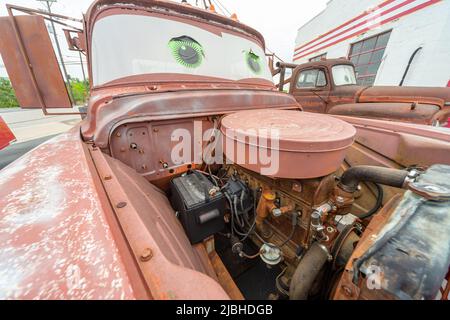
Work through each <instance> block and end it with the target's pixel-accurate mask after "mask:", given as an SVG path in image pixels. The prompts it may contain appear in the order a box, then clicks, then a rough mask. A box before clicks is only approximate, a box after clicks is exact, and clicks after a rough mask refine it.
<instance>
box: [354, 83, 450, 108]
mask: <svg viewBox="0 0 450 320" xmlns="http://www.w3.org/2000/svg"><path fill="white" fill-rule="evenodd" d="M358 102H422V103H430V104H437V105H440V106H441V107H442V106H443V105H445V104H446V103H447V105H448V104H449V103H450V88H435V87H395V86H374V87H368V88H366V89H364V90H362V91H361V92H360V95H359V98H358Z"/></svg>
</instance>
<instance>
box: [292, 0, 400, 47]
mask: <svg viewBox="0 0 450 320" xmlns="http://www.w3.org/2000/svg"><path fill="white" fill-rule="evenodd" d="M394 1H395V0H387V1H385V2H383V3H381V4H380V5H379V7H378V8H377V9H381V8H383V7H385V6H387V5H388V4H390V3H392V2H394ZM372 12H373V11H372V10H371V11H369V10H368V11H364V12H363V13H361V14H360V15H359V16H357V17H355V18H353V19H351V20H349V21H347V22H346V23H344V24H341V25H340V26H339V27H336V28H334V29H333V30H330V31H328V32H327V33H324V34H322V35H320V36H318V37H317V38H315V39H313V40H311V41H309V42H307V43H305V44H303V45H301V46H299V47H297V48H295V50H294V53H295V52H296V51H298V50H300V49H302V48H304V47H306V46H307V45H309V44H311V43H313V42H315V41H317V40H320V39H322V38H323V37H326V36H327V35H329V34H331V33H333V32H335V31H337V30H339V29H342V28H344V27H346V26H348V25H349V24H351V23H352V22H355V21H357V20H359V19H361V18H363V17H365V16H367V15H369V14H371V13H372Z"/></svg>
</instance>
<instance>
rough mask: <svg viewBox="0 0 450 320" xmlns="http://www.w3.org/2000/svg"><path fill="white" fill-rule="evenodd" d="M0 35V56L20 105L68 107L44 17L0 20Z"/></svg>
mask: <svg viewBox="0 0 450 320" xmlns="http://www.w3.org/2000/svg"><path fill="white" fill-rule="evenodd" d="M16 31H17V32H16ZM0 33H1V35H2V36H1V37H0V53H1V55H2V58H3V61H4V63H5V66H6V69H7V71H8V75H9V77H10V79H11V84H12V86H13V88H14V90H15V92H16V96H17V100H18V101H19V104H20V106H21V107H22V108H44V107H45V108H72V103H71V102H70V99H69V95H68V93H67V88H66V85H65V82H64V80H63V77H62V74H61V70H60V68H59V65H58V60H57V59H56V56H55V52H54V50H53V46H52V43H51V40H50V37H49V34H48V31H47V28H46V26H45V23H44V18H43V17H42V16H38V15H29V16H14V17H1V18H0ZM22 49H23V50H22Z"/></svg>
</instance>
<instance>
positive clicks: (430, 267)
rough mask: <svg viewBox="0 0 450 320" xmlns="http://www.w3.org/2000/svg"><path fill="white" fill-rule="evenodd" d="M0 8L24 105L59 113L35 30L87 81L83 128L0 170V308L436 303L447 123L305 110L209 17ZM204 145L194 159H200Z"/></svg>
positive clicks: (442, 259) (447, 247)
mask: <svg viewBox="0 0 450 320" xmlns="http://www.w3.org/2000/svg"><path fill="white" fill-rule="evenodd" d="M7 9H8V13H9V15H8V16H6V17H1V18H0V29H1V35H2V36H1V38H0V50H1V51H0V52H1V54H2V56H3V59H4V61H5V65H6V67H7V68H8V72H9V74H10V78H11V81H12V83H13V86H14V88H15V90H16V93H17V96H18V99H19V102H20V103H21V105H22V107H38V108H42V109H43V111H44V112H45V113H46V114H55V113H63V111H64V110H62V109H56V110H55V108H59V107H71V103H70V98H69V97H68V94H67V90H66V88H65V85H64V81H63V78H62V75H61V72H60V71H59V68H57V59H56V56H55V53H54V52H53V48H52V45H51V41H50V37H49V35H48V33H47V30H46V28H45V21H46V20H50V21H53V22H55V23H60V24H61V23H65V24H67V25H66V26H65V28H66V29H67V30H66V36H67V40H68V43H69V45H70V46H72V49H74V50H79V51H80V52H82V53H83V54H85V55H86V58H87V60H88V70H89V77H90V86H91V88H90V98H89V102H88V107H87V114H86V117H85V118H84V119H83V120H82V121H81V122H80V124H79V125H77V126H76V127H75V128H73V129H72V130H70V131H69V132H67V133H64V134H61V135H59V136H57V137H55V138H53V139H51V140H49V141H48V142H46V143H44V144H42V145H40V146H39V147H37V148H35V149H34V150H32V151H30V152H29V153H27V154H26V155H24V156H23V157H21V158H20V159H18V160H16V161H15V162H13V163H12V164H10V165H9V166H7V167H6V168H5V169H3V170H2V171H0V298H2V299H244V298H246V299H291V300H306V299H344V300H357V299H418V300H420V299H447V298H448V291H449V286H450V285H449V284H448V270H449V263H450V134H449V133H448V132H446V131H445V130H442V129H441V128H435V127H432V126H422V125H417V124H412V123H402V122H393V121H383V120H379V119H366V118H361V117H353V116H349V115H345V116H342V115H333V116H330V115H324V114H317V113H308V112H304V111H302V108H304V109H307V108H305V107H303V106H301V105H300V104H298V103H297V101H296V100H295V99H294V97H293V96H292V95H289V94H286V93H283V92H279V91H278V90H277V88H276V86H275V85H274V83H273V80H272V75H271V72H270V69H269V67H268V64H267V62H266V57H265V44H264V39H263V37H262V36H261V35H260V34H259V33H258V32H257V31H255V30H253V29H252V28H250V27H248V26H246V25H244V24H242V23H240V22H239V21H237V20H236V19H231V18H228V17H225V16H223V15H220V14H217V13H215V12H212V11H211V10H204V9H200V8H197V7H194V6H190V5H187V4H180V3H175V2H170V1H157V0H127V1H115V0H97V1H95V2H94V3H93V4H92V5H91V7H90V8H89V10H88V11H87V13H86V14H85V15H84V19H83V20H82V21H76V20H73V19H72V20H70V19H68V18H67V17H63V16H60V15H56V14H53V15H49V14H44V13H42V12H39V11H36V10H31V9H24V8H21V7H17V6H11V5H8V6H7ZM17 11H21V12H25V13H26V14H25V15H17V14H16V13H17ZM63 19H65V20H63ZM62 21H66V22H62ZM67 21H69V22H77V23H79V24H81V27H78V28H75V27H71V26H69V23H68V22H67ZM272 131H273V132H276V133H277V134H276V135H275V138H273V139H271V140H270V141H269V142H268V140H266V139H265V138H267V137H268V135H267V134H268V132H272ZM245 134H247V135H245ZM219 137H222V138H221V139H222V140H224V145H225V148H224V151H223V152H219V151H218V150H219V149H215V152H214V153H211V154H210V155H211V156H214V157H215V158H217V159H218V161H214V162H212V163H210V162H209V161H206V160H204V157H202V152H201V151H200V152H198V150H204V149H207V148H208V147H209V146H211V144H213V143H215V142H218V141H219ZM182 142H188V143H187V148H186V149H183V151H182V152H180V150H179V149H177V148H179V146H180V143H182ZM189 146H191V147H192V148H190V147H189ZM174 150H176V152H174ZM233 150H241V151H242V150H243V155H244V157H239V152H238V151H236V152H234V151H233ZM265 152H267V154H266V156H270V157H269V160H270V159H272V160H273V161H274V162H273V163H276V166H274V168H272V167H270V168H269V167H267V166H268V163H269V162H267V161H265V160H267V159H265V158H264V157H262V156H261V155H262V154H265ZM255 154H256V155H257V156H256V160H255V159H254V158H253V159H252V155H253V156H254V155H255ZM274 154H276V155H278V156H277V157H273V155H274ZM199 155H200V157H199V158H200V160H199V159H198V156H199ZM258 155H259V156H258ZM266 158H267V157H266ZM224 159H225V160H227V161H224V162H223V163H221V162H220V160H224ZM272 169H273V170H272Z"/></svg>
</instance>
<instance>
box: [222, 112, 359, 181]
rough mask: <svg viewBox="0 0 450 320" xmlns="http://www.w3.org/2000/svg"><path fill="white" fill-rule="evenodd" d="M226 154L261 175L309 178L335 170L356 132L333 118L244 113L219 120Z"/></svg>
mask: <svg viewBox="0 0 450 320" xmlns="http://www.w3.org/2000/svg"><path fill="white" fill-rule="evenodd" d="M221 131H222V134H223V135H224V154H225V156H226V157H227V158H228V160H231V161H232V162H233V163H236V164H238V165H240V166H242V167H244V168H247V169H249V170H252V171H255V172H258V173H260V174H262V175H266V176H270V177H276V178H289V179H308V178H317V177H322V176H325V175H328V174H330V173H333V172H335V171H336V170H337V169H339V166H340V165H341V163H342V161H343V160H344V157H345V154H346V151H347V149H348V148H349V147H350V145H351V144H352V143H353V141H354V137H355V134H356V129H355V128H354V127H353V126H352V125H351V124H349V123H347V122H344V121H342V120H339V119H336V118H333V117H331V116H327V115H323V114H317V113H307V112H301V111H298V110H271V109H261V110H248V111H240V112H237V113H234V114H231V115H228V116H226V117H224V118H223V119H222V122H221Z"/></svg>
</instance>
